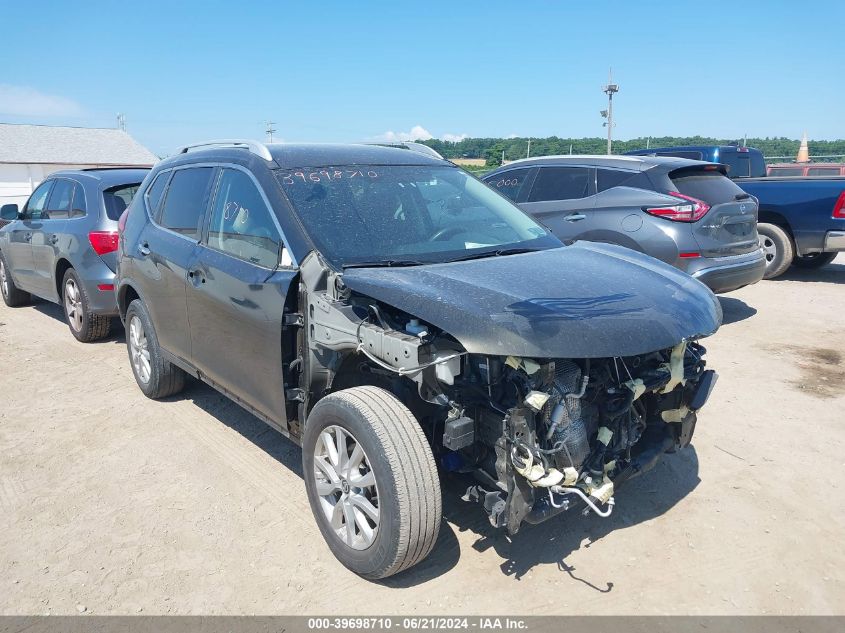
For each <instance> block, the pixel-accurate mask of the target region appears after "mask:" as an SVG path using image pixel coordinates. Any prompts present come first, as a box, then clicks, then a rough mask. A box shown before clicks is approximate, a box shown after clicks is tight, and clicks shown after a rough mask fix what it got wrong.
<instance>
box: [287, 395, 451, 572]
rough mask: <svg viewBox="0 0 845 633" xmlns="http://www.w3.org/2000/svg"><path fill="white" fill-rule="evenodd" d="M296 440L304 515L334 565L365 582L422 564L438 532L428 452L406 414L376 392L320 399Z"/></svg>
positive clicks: (438, 512)
mask: <svg viewBox="0 0 845 633" xmlns="http://www.w3.org/2000/svg"><path fill="white" fill-rule="evenodd" d="M302 439H303V441H302V461H303V470H304V474H305V488H306V490H307V492H308V501H309V503H310V505H311V511H312V512H313V514H314V518H315V519H316V521H317V525H318V526H319V528H320V532H322V534H323V538H325V539H326V542H327V543H328V546H329V548H330V549H331V550H332V553H333V554H334V555H335V556H336V557H337V559H338V560H339V561H340V562H341V563H343V565H345V566H346V567H348V568H349V569H350V570H352V571H353V572H355V573H356V574H359V575H361V576H363V577H365V578H370V579H377V578H386V577H387V576H392V575H393V574H396V573H398V572H400V571H403V570H405V569H408V568H409V567H412V566H413V565H416V564H417V563H418V562H420V561H421V560H423V559H424V558H425V557H426V556H428V554H429V553H430V552H431V550H432V549H433V548H434V543H435V541H436V540H437V534H438V532H439V530H440V520H441V513H442V509H441V498H440V483H439V480H438V477H437V467H436V465H435V463H434V457H433V456H432V453H431V447H430V446H429V444H428V440H426V438H425V435H423V433H422V429H420V426H419V424H418V423H417V420H416V419H415V418H414V416H413V414H412V413H411V412H410V411H409V410H408V408H407V407H405V405H403V404H402V403H401V402H400V401H399V400H397V399H396V397H395V396H393V394H391V393H389V392H387V391H385V390H384V389H380V388H378V387H353V388H351V389H346V390H343V391H339V392H337V393H333V394H331V395H328V396H326V397H325V398H323V399H322V400H320V401H319V402H318V403H317V404H316V405H315V406H314V409H313V410H312V411H311V414H310V415H309V416H308V421H307V423H306V425H305V433H304V434H303V438H302Z"/></svg>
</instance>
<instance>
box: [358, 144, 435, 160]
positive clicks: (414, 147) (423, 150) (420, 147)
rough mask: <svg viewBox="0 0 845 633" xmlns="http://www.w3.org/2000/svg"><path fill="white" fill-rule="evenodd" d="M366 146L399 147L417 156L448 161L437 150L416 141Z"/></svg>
mask: <svg viewBox="0 0 845 633" xmlns="http://www.w3.org/2000/svg"><path fill="white" fill-rule="evenodd" d="M364 145H379V146H380V147H399V148H402V149H409V150H411V151H412V152H416V153H417V154H425V155H426V156H431V157H432V158H439V159H441V160H446V159H445V158H443V156H441V154H440V152H438V151H437V150H436V149H433V148H431V147H429V146H428V145H425V144H424V143H415V142H414V141H368V142H366V143H364Z"/></svg>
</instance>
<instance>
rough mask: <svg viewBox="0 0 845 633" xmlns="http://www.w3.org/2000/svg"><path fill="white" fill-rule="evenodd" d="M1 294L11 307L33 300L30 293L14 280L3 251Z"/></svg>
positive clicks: (0, 266) (0, 259)
mask: <svg viewBox="0 0 845 633" xmlns="http://www.w3.org/2000/svg"><path fill="white" fill-rule="evenodd" d="M0 294H2V295H3V301H4V303H5V304H6V305H7V306H9V307H10V308H17V307H18V306H22V305H24V304H26V303H29V301H30V300H31V297H30V296H29V293H28V292H24V291H23V290H20V289H19V288H18V287H17V286H16V285H15V282H14V281H12V273H11V272H9V269H8V267H7V266H6V258H5V256H4V255H3V253H0Z"/></svg>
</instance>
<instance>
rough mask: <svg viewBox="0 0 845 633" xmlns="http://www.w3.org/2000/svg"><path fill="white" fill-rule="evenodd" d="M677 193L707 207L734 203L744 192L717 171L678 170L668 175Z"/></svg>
mask: <svg viewBox="0 0 845 633" xmlns="http://www.w3.org/2000/svg"><path fill="white" fill-rule="evenodd" d="M669 178H670V179H671V180H672V184H673V185H675V188H676V189H677V190H678V192H680V193H682V194H684V195H685V196H690V197H692V198H696V199H698V200H703V201H704V202H706V203H707V204H709V205H711V206H712V205H715V204H722V203H723V202H734V201H736V200H738V199H739V198H737V196H740V197H742V196H743V194H744V192H743V191H742V189H740V188H739V187H738V186H737V185H736V184H735V183H734V182H733V181H732V180H731V179H730V178H727V177H726V176H723V175H722V173H721V172H718V171H707V170H702V169H694V170H690V169H680V170H676V171H674V172H672V173H670V174H669Z"/></svg>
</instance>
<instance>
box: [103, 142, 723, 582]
mask: <svg viewBox="0 0 845 633" xmlns="http://www.w3.org/2000/svg"><path fill="white" fill-rule="evenodd" d="M120 231H121V236H120V241H119V267H118V276H117V277H118V280H117V295H118V305H119V309H120V314H121V317H122V318H123V320H124V322H125V324H126V331H127V347H128V352H129V359H130V362H131V366H132V371H133V373H134V375H135V379H136V381H137V383H138V386H139V387H140V388H141V390H142V391H143V392H144V393H145V394H146V395H147V396H149V397H151V398H163V397H166V396H171V395H173V394H175V393H177V392H179V391H180V390H181V389H182V387H183V385H184V380H185V376H186V375H188V374H189V375H191V376H194V377H197V378H199V379H201V380H203V381H205V382H207V383H208V384H210V385H212V386H213V387H215V388H217V389H218V390H220V391H221V392H223V393H224V394H226V395H228V396H230V397H232V398H233V399H234V400H236V401H237V402H238V403H240V404H241V405H242V406H244V407H245V408H246V409H248V410H249V411H251V412H252V413H254V414H255V415H256V416H258V417H259V418H261V419H262V420H264V421H265V422H267V423H268V424H269V425H271V426H273V427H274V428H276V429H278V430H279V431H280V432H282V433H283V434H284V435H286V436H288V437H290V438H291V439H292V440H293V441H295V442H297V443H298V444H300V445H301V446H302V449H303V452H302V455H303V472H304V477H305V485H306V490H307V493H308V500H309V502H310V505H311V508H312V510H313V514H314V518H315V520H316V522H317V525H318V526H319V529H320V531H321V532H322V534H323V536H324V538H325V540H326V542H327V543H328V546H329V547H330V549H331V550H332V552H333V553H334V554H335V556H336V557H337V558H338V559H339V560H340V561H341V562H342V563H343V564H344V565H345V566H347V567H348V568H349V569H351V570H353V571H354V572H356V573H358V574H360V575H362V576H364V577H366V578H371V579H376V578H384V577H386V576H390V575H392V574H395V573H397V572H400V571H402V570H405V569H407V568H409V567H411V566H413V565H415V564H416V563H418V562H420V561H421V560H423V559H424V558H425V557H426V556H427V555H428V554H429V553H430V552H431V550H432V548H433V547H434V544H435V541H436V539H437V534H438V530H439V528H440V523H441V520H442V514H441V489H440V483H439V473H441V472H442V473H446V472H454V471H459V472H460V473H466V474H471V475H473V476H474V480H468V481H467V486H468V489H467V495H466V498H467V499H470V500H474V501H478V511H484V512H486V513H487V514H488V516H489V520H490V522H491V523H492V524H493V525H494V526H496V527H500V528H503V529H506V530H508V531H509V532H510V533H511V534H514V533H516V532H517V531H518V530H519V528H520V526H522V525H523V524H525V523H537V522H540V521H544V520H547V519H549V518H551V517H553V516H555V515H557V514H559V513H561V512H563V511H565V510H567V509H572V508H581V509H584V510H585V511H592V512H595V513H597V514H599V515H601V516H607V515H609V514H610V513H611V511H612V509H613V504H614V495H615V493H616V489H617V488H618V486H619V484H620V483H621V482H623V481H625V480H626V479H629V478H631V477H632V476H634V475H637V474H639V473H641V472H643V471H645V470H648V469H649V468H650V467H652V466H653V465H654V464H655V463H656V462H657V461H658V460H659V458H660V456H661V455H662V454H663V453H665V452H672V451H674V450H676V449H679V448H682V447H684V446H686V445H688V444H689V442H690V439H691V437H692V434H693V430H694V428H695V423H696V411H697V410H698V409H700V408H701V407H702V406H703V405H704V403H705V401H706V400H707V398H708V396H709V394H710V391H711V389H712V387H713V384H714V382H715V374H714V372H713V371H712V370H708V369H705V361H704V353H705V350H704V348H703V347H702V346H701V344H700V343H699V339H701V338H703V337H706V336H708V335H710V334H712V333H713V332H715V331H716V330H717V328H718V327H719V325H720V323H721V318H722V315H721V309H720V307H719V304H718V302H717V300H716V298H715V296H714V295H713V294H712V293H711V292H710V290H708V289H707V288H706V287H705V286H704V285H702V284H701V283H700V282H698V281H696V280H694V279H692V278H690V277H689V276H687V275H685V274H684V273H682V272H680V271H678V270H676V269H674V268H672V267H671V266H668V265H666V264H663V263H661V262H659V261H657V260H655V259H652V258H650V257H647V256H645V255H642V254H640V253H636V252H634V251H631V250H628V249H625V248H622V247H618V246H611V245H604V244H591V243H585V242H582V243H577V244H574V245H572V246H566V247H564V246H562V244H561V242H560V241H558V239H557V238H555V237H554V236H553V235H551V234H550V233H549V232H548V231H546V229H544V228H543V227H542V226H540V225H539V224H537V223H536V222H535V221H534V220H532V219H531V218H530V217H529V216H527V215H525V214H524V213H523V212H522V211H520V210H519V209H518V208H517V207H515V206H514V205H513V204H512V203H511V202H510V201H508V200H507V199H506V198H504V197H502V196H500V195H499V194H498V193H496V192H494V191H492V190H491V189H490V188H488V187H487V186H485V185H484V184H483V183H481V182H480V181H478V180H476V179H475V178H473V177H472V176H470V175H468V174H467V173H466V172H464V171H463V170H461V169H459V168H457V167H456V166H454V165H452V164H451V163H448V162H447V161H444V160H441V159H438V158H436V157H433V156H431V155H426V154H422V153H419V152H417V151H415V150H414V149H413V148H401V147H379V146H368V145H262V144H260V143H255V142H252V141H217V142H211V143H206V144H202V145H195V146H189V147H185V148H182V149H181V150H180V151H179V152H178V153H177V154H176V155H175V156H173V157H171V158H169V159H167V160H165V161H162V162H161V163H159V164H158V165H156V166H155V168H154V169H153V170H152V172H151V173H150V174H149V176H148V177H147V178H146V179H145V181H144V183H143V185H142V186H141V189H140V190H139V192H138V195H136V196H135V198H134V200H133V201H132V204H131V206H130V207H129V209H128V211H127V213H126V214H125V215H124V217H123V218H122V219H121V223H120ZM470 484H471V485H470ZM561 529H563V528H561Z"/></svg>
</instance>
